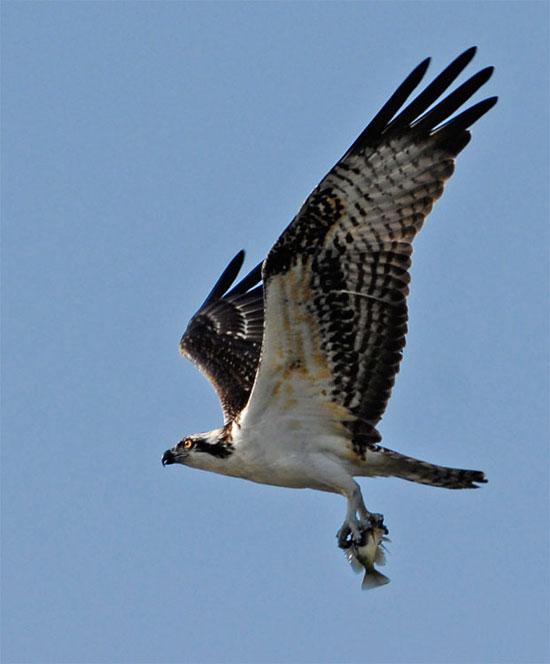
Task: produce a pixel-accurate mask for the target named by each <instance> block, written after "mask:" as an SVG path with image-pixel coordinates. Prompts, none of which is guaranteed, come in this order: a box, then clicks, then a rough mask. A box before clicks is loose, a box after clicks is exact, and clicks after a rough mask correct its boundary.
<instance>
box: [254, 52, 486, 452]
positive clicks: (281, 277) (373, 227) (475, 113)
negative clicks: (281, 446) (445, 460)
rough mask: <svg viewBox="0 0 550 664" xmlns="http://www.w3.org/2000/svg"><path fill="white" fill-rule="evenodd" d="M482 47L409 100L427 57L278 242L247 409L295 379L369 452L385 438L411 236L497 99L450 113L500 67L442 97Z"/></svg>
mask: <svg viewBox="0 0 550 664" xmlns="http://www.w3.org/2000/svg"><path fill="white" fill-rule="evenodd" d="M474 53H475V48H471V49H469V50H468V51H466V52H465V53H463V54H462V55H461V56H459V57H458V58H457V59H456V60H454V61H453V62H452V63H451V64H450V65H449V66H448V67H447V68H446V69H445V70H444V71H443V72H442V73H441V74H440V75H439V76H437V77H436V78H435V79H434V81H433V82H432V83H431V84H429V85H428V86H427V87H426V88H425V90H424V91H423V92H421V93H420V94H419V95H418V96H417V97H416V99H414V100H413V101H412V102H411V103H410V104H409V105H408V106H406V107H405V108H403V109H402V106H403V104H404V102H405V100H406V99H407V97H408V96H409V95H410V94H411V92H412V91H413V90H414V89H415V88H416V87H417V85H418V84H419V82H420V80H421V79H422V77H423V75H424V73H425V71H426V69H427V67H428V64H429V59H427V60H425V61H424V62H422V63H421V64H420V65H419V66H418V67H417V68H416V69H415V70H414V71H413V72H412V73H411V74H410V75H409V76H408V77H407V78H406V79H405V81H404V82H403V83H402V84H401V85H400V86H399V88H398V89H397V90H396V92H395V93H394V94H393V95H392V96H391V97H390V99H389V100H388V102H387V103H386V104H385V105H384V106H383V108H382V109H381V110H380V111H379V113H378V114H377V115H376V116H375V117H374V119H373V120H372V122H371V123H370V124H369V125H368V126H367V127H366V129H365V130H364V131H363V132H362V134H361V135H360V136H359V138H358V139H357V140H356V141H355V143H354V144H353V145H352V146H351V148H350V149H349V150H348V151H347V152H346V154H345V155H344V156H343V157H342V159H341V160H340V161H339V162H338V163H337V164H336V165H335V166H334V168H333V169H332V170H331V171H330V172H329V173H328V175H326V176H325V178H324V179H323V180H322V181H321V183H320V184H319V185H318V186H317V188H316V189H315V190H314V191H313V192H312V193H311V195H310V196H309V197H308V198H307V200H306V201H305V203H304V205H303V206H302V209H301V210H300V212H299V213H298V215H297V216H296V217H295V218H294V220H293V221H292V223H291V224H290V225H289V226H288V228H287V229H286V230H285V231H284V232H283V234H282V235H281V237H280V238H279V240H278V241H277V243H276V244H275V245H274V247H273V248H272V250H271V252H270V253H269V255H268V257H267V259H266V261H265V263H264V268H263V281H264V289H265V291H266V292H265V310H266V324H265V332H264V339H263V351H262V358H261V362H260V367H259V371H258V376H257V378H256V383H255V386H254V389H253V392H252V394H251V398H250V401H249V404H248V407H247V411H246V417H250V418H252V419H254V418H255V417H260V416H261V415H262V413H263V414H265V408H266V407H268V404H270V403H274V402H275V401H276V400H277V399H278V398H279V396H280V394H281V392H284V391H285V389H286V388H285V385H286V386H288V389H289V390H291V391H293V392H294V395H295V397H299V398H300V399H301V405H302V407H303V408H302V410H303V412H305V413H307V412H315V413H316V415H315V417H318V416H319V409H318V408H317V406H319V405H322V406H323V408H324V412H325V413H326V415H327V419H329V420H330V419H333V420H334V419H337V420H339V421H340V422H345V425H346V428H347V430H349V432H350V434H351V440H352V441H353V449H354V450H355V452H357V453H358V454H363V453H364V451H365V447H366V446H368V445H369V444H373V443H376V442H377V441H379V440H380V435H379V433H378V432H377V430H376V428H375V426H376V424H377V423H378V421H379V420H380V418H381V417H382V414H383V413H384V410H385V408H386V405H387V402H388V399H389V397H390V393H391V389H392V387H393V384H394V381H395V375H396V373H397V372H398V370H399V363H400V361H401V357H402V350H403V347H404V346H405V333H406V331H407V304H406V297H407V294H408V292H409V268H410V265H411V254H412V246H411V243H412V241H413V239H414V237H415V235H416V234H417V233H418V231H419V230H420V228H421V227H422V224H423V222H424V220H425V218H426V216H427V215H428V214H429V212H430V211H431V209H432V206H433V204H434V203H435V201H436V200H437V199H438V198H439V197H440V196H441V194H442V193H443V187H444V184H445V181H446V180H447V179H448V178H449V177H450V176H451V174H452V173H453V169H454V158H455V157H456V156H457V154H458V153H459V152H460V151H461V150H462V149H463V148H464V147H465V146H466V144H467V143H468V141H469V140H470V133H469V132H468V127H470V126H471V125H472V124H473V123H474V122H475V121H476V120H478V119H479V118H480V117H481V116H482V115H483V114H484V113H486V112H487V111H488V110H489V109H490V108H491V107H492V106H493V105H494V104H495V102H496V98H495V97H493V98H490V99H486V100H484V101H481V102H479V103H477V104H475V105H473V106H471V107H470V108H468V109H467V110H465V111H463V112H462V113H460V114H459V115H457V116H455V117H453V118H452V119H449V117H450V116H451V115H452V114H453V113H454V112H455V111H456V110H457V109H459V108H460V107H461V106H462V105H463V104H464V103H465V102H467V101H468V100H469V99H470V97H471V96H472V95H473V94H474V93H475V92H476V91H477V90H478V89H479V88H480V87H481V86H482V85H483V84H484V83H485V82H486V81H487V80H488V79H489V77H490V76H491V74H492V71H493V70H492V68H487V69H483V70H482V71H480V72H478V73H477V74H475V75H474V76H472V77H471V78H470V79H469V80H468V81H466V82H465V83H463V84H462V85H460V86H459V87H458V88H457V89H456V90H455V91H454V92H452V93H451V94H449V95H448V96H447V97H445V98H444V99H442V100H439V98H440V96H441V95H442V94H443V93H444V92H445V91H446V90H447V88H448V87H449V86H450V85H451V84H452V83H453V81H454V80H455V79H456V78H457V77H458V75H459V74H460V72H461V71H462V70H463V69H464V68H465V67H466V65H467V64H468V63H469V62H470V60H471V59H472V57H473V55H474ZM435 102H437V104H436V105H434V106H433V108H430V107H431V106H432V104H434V103H435ZM401 109H402V110H401ZM428 109H429V110H428ZM442 123H443V124H442ZM298 391H299V393H298ZM287 396H288V395H287ZM308 399H309V403H310V407H308V406H307V404H306V403H305V402H306V401H307V400H308ZM287 403H288V401H287ZM314 404H316V406H315V407H313V405H314ZM308 408H309V410H308ZM312 418H313V415H312Z"/></svg>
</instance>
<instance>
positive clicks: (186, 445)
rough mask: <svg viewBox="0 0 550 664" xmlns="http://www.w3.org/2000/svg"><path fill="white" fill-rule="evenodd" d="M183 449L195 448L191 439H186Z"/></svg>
mask: <svg viewBox="0 0 550 664" xmlns="http://www.w3.org/2000/svg"><path fill="white" fill-rule="evenodd" d="M183 447H184V448H185V449H186V450H190V449H191V448H192V447H193V441H192V440H191V438H186V439H185V440H184V441H183Z"/></svg>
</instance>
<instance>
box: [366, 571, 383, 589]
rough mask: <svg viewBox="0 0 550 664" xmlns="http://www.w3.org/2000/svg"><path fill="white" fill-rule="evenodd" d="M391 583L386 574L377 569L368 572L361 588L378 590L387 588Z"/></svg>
mask: <svg viewBox="0 0 550 664" xmlns="http://www.w3.org/2000/svg"><path fill="white" fill-rule="evenodd" d="M389 582H390V580H389V578H388V577H387V576H386V575H385V574H382V572H379V571H378V570H376V569H373V570H366V571H365V578H364V579H363V583H362V584H361V588H362V589H363V590H370V589H371V588H378V586H385V585H386V583H389Z"/></svg>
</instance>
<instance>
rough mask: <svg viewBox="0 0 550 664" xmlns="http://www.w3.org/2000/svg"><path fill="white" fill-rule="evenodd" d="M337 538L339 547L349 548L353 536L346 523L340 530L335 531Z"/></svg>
mask: <svg viewBox="0 0 550 664" xmlns="http://www.w3.org/2000/svg"><path fill="white" fill-rule="evenodd" d="M336 537H337V538H338V546H339V547H340V548H341V549H349V548H350V546H351V545H352V544H353V537H352V534H351V528H350V527H349V525H348V524H344V525H343V526H342V527H341V528H340V530H339V531H338V532H337V533H336Z"/></svg>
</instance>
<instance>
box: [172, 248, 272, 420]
mask: <svg viewBox="0 0 550 664" xmlns="http://www.w3.org/2000/svg"><path fill="white" fill-rule="evenodd" d="M244 257H245V252H244V251H242V250H241V251H239V253H238V254H237V255H236V256H235V257H234V258H233V259H232V260H231V261H230V262H229V264H228V265H227V267H226V268H225V270H224V271H223V273H222V274H221V276H220V277H219V279H218V280H217V281H216V283H215V285H214V287H213V288H212V290H211V291H210V293H209V294H208V296H207V298H206V299H205V301H204V302H203V304H202V305H201V307H200V308H199V310H198V311H197V313H196V314H195V315H194V316H193V318H191V320H190V321H189V324H188V326H187V329H186V330H185V332H184V334H183V336H182V338H181V340H180V352H181V354H182V355H183V356H184V357H186V358H188V359H189V360H191V362H193V364H195V365H196V366H197V367H198V368H199V369H200V371H201V372H202V373H203V374H204V375H205V376H206V377H207V378H208V379H209V380H210V382H211V383H212V385H213V386H214V388H215V390H216V392H217V393H218V396H219V398H220V401H221V405H222V409H223V412H224V418H225V421H226V423H227V422H230V421H232V420H233V419H234V418H235V416H236V415H237V414H238V413H239V412H240V411H241V410H242V409H243V408H244V406H245V405H246V402H247V401H248V396H249V394H250V390H251V389H252V385H253V383H254V378H255V376H256V371H257V368H258V362H259V357H260V351H261V347H262V335H263V325H264V305H263V287H262V285H261V283H260V282H261V278H262V276H261V267H262V264H261V263H260V264H259V265H257V266H256V267H255V268H254V269H253V270H251V271H250V272H249V273H248V274H247V275H246V276H244V277H243V278H242V279H241V280H240V281H239V282H238V283H237V284H236V285H235V286H233V283H234V281H235V280H236V278H237V275H238V274H239V272H240V270H241V267H242V265H243V262H244ZM258 284H260V285H258ZM231 286H233V288H231ZM229 289H231V290H229Z"/></svg>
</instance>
